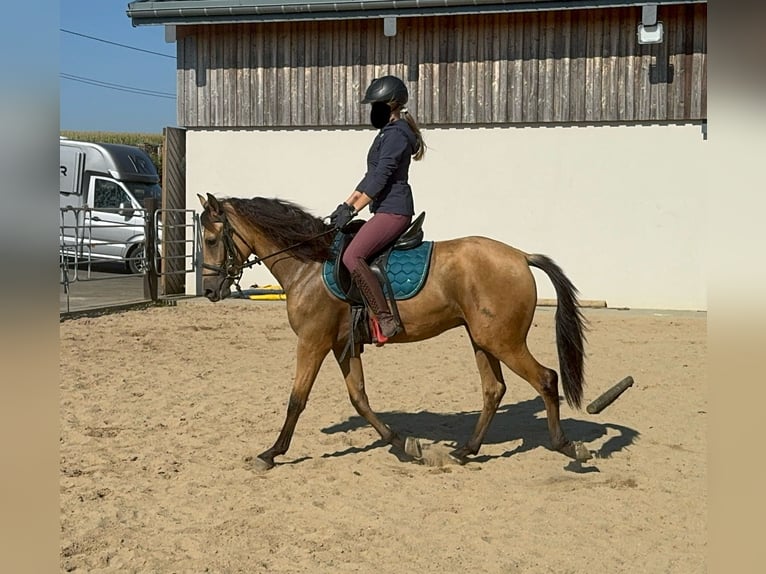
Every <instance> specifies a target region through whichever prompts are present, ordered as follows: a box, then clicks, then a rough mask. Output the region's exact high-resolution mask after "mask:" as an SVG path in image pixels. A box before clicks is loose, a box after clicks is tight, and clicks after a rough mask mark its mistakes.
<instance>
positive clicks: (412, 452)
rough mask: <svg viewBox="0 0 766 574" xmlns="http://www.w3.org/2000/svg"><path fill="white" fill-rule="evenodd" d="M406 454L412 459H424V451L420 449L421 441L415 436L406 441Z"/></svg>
mask: <svg viewBox="0 0 766 574" xmlns="http://www.w3.org/2000/svg"><path fill="white" fill-rule="evenodd" d="M404 452H405V453H406V454H408V455H409V456H411V457H412V458H417V459H420V458H423V449H422V448H421V447H420V441H419V440H418V439H416V438H415V437H413V436H408V437H407V438H405V439H404Z"/></svg>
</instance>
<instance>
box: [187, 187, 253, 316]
mask: <svg viewBox="0 0 766 574" xmlns="http://www.w3.org/2000/svg"><path fill="white" fill-rule="evenodd" d="M197 197H198V198H199V200H200V203H202V207H203V208H204V211H203V212H202V216H201V218H200V222H201V223H202V269H203V272H202V289H203V292H204V293H205V297H207V298H208V299H210V300H211V301H213V302H215V301H220V300H221V299H225V298H226V297H228V296H229V295H230V294H231V286H232V285H233V284H234V282H235V281H236V280H237V279H238V278H239V277H240V276H241V275H242V263H243V262H244V259H246V257H247V255H248V254H245V255H244V257H243V255H242V254H241V253H240V251H239V249H238V248H237V245H236V241H235V237H234V236H235V235H238V233H237V231H236V230H235V229H234V228H233V227H232V226H231V222H230V221H229V219H228V217H227V214H226V211H225V210H224V207H223V204H222V202H220V201H218V199H216V198H215V197H214V196H212V195H211V194H209V193H208V194H207V198H205V197H202V196H201V195H199V194H197Z"/></svg>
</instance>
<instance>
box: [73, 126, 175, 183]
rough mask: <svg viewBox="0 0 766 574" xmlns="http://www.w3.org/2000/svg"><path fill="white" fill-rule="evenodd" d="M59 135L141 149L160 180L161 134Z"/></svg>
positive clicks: (79, 133) (163, 139) (96, 133)
mask: <svg viewBox="0 0 766 574" xmlns="http://www.w3.org/2000/svg"><path fill="white" fill-rule="evenodd" d="M61 135H62V136H64V137H65V138H69V139H72V140H79V141H83V142H92V143H115V144H125V145H132V146H136V147H139V148H141V149H142V150H144V151H145V152H146V153H147V154H149V157H150V158H152V162H153V163H154V166H155V167H156V168H157V173H159V174H160V178H162V144H163V143H164V141H165V138H164V136H163V135H162V134H145V133H129V132H80V131H72V130H63V131H62V132H61Z"/></svg>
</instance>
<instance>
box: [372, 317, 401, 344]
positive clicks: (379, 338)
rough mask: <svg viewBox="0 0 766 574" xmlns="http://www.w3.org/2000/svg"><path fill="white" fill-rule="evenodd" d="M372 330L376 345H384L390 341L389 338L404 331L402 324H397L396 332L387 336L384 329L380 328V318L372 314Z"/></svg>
mask: <svg viewBox="0 0 766 574" xmlns="http://www.w3.org/2000/svg"><path fill="white" fill-rule="evenodd" d="M370 330H371V331H372V338H373V343H375V346H376V347H382V346H383V345H385V344H386V343H388V340H389V339H390V338H391V337H396V336H397V335H398V334H399V333H401V332H402V330H403V329H402V326H401V325H397V328H396V332H395V333H394V334H393V335H391V337H386V336H385V335H384V334H383V330H382V329H381V328H380V323H378V318H377V317H375V316H374V315H370Z"/></svg>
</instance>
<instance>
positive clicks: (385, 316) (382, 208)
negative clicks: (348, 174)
mask: <svg viewBox="0 0 766 574" xmlns="http://www.w3.org/2000/svg"><path fill="white" fill-rule="evenodd" d="M408 98H409V94H408V92H407V86H405V85H404V82H402V80H400V79H399V78H397V77H395V76H383V77H382V78H376V79H374V80H373V81H372V83H371V84H370V86H369V87H368V88H367V92H366V93H365V96H364V99H363V100H362V103H363V104H372V108H371V110H370V122H371V123H372V125H373V126H374V127H375V128H377V129H378V130H379V132H378V134H377V136H375V139H374V140H373V142H372V146H371V147H370V150H369V152H368V153H367V173H366V174H365V176H364V178H363V179H362V181H361V182H360V183H359V185H357V186H356V190H355V191H354V192H353V193H352V194H351V195H350V196H349V197H348V199H346V201H345V202H343V203H341V204H340V205H339V206H338V207H337V208H336V209H335V211H334V212H333V213H332V215H330V221H331V222H332V224H333V225H335V226H336V227H337V228H338V229H341V228H343V227H344V226H345V225H346V224H347V223H348V222H349V221H351V219H352V218H353V217H354V216H355V215H356V214H357V213H359V211H361V210H362V209H364V207H365V206H366V205H368V204H370V212H371V213H372V214H373V216H372V217H371V218H370V219H369V220H368V221H367V222H365V223H364V225H363V226H362V227H361V229H360V230H359V232H358V233H357V234H356V236H355V237H354V239H353V240H352V241H351V243H349V245H348V247H347V248H346V251H345V252H344V254H343V265H345V266H346V268H347V269H348V270H349V272H350V273H351V278H352V279H353V281H354V283H356V285H357V286H358V287H359V290H360V291H361V293H362V296H363V297H364V300H365V302H366V304H367V307H368V308H369V309H370V311H371V312H372V314H373V315H374V321H373V329H374V330H375V331H376V338H377V340H378V344H383V343H385V342H386V341H387V340H388V339H389V338H390V337H393V336H395V335H396V334H397V333H399V332H400V331H401V330H402V327H401V325H399V323H398V322H397V321H396V318H395V317H394V316H393V314H392V313H391V309H390V308H389V306H388V302H387V301H386V297H385V296H384V294H383V289H382V287H381V285H380V282H379V281H378V279H377V278H376V277H375V275H374V273H373V272H372V270H371V269H370V267H369V266H368V259H369V258H370V257H371V256H373V255H375V254H376V253H378V252H379V251H381V250H382V249H383V248H384V247H386V246H387V245H388V244H390V243H391V242H392V241H393V240H395V239H396V238H397V237H398V236H399V235H400V234H401V233H402V232H403V231H404V230H405V229H407V227H408V226H409V225H410V223H411V221H412V216H413V215H414V214H415V209H414V205H413V200H412V188H411V187H410V184H409V183H408V175H409V169H410V161H411V158H414V159H415V160H416V161H417V160H420V159H422V158H423V155H424V154H425V151H426V144H425V142H424V141H423V136H422V135H421V133H420V129H419V128H418V124H417V122H416V121H415V118H414V117H413V116H412V114H410V112H409V111H408V110H407V108H406V107H405V104H406V103H407V100H408ZM376 321H377V328H376V327H375V322H376Z"/></svg>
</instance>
